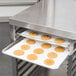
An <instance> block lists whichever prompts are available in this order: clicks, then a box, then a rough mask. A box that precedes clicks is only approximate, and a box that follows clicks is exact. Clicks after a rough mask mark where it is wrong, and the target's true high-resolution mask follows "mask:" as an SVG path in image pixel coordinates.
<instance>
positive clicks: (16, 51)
mask: <svg viewBox="0 0 76 76" xmlns="http://www.w3.org/2000/svg"><path fill="white" fill-rule="evenodd" d="M13 54H14V55H16V56H22V55H24V51H22V50H15V51H14V52H13Z"/></svg>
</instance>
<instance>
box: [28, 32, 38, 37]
mask: <svg viewBox="0 0 76 76" xmlns="http://www.w3.org/2000/svg"><path fill="white" fill-rule="evenodd" d="M29 35H30V36H37V35H38V33H37V32H30V33H29Z"/></svg>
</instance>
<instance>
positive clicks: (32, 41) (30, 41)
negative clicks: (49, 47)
mask: <svg viewBox="0 0 76 76" xmlns="http://www.w3.org/2000/svg"><path fill="white" fill-rule="evenodd" d="M26 43H28V44H35V43H36V41H35V40H32V39H29V40H26Z"/></svg>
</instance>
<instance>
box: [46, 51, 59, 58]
mask: <svg viewBox="0 0 76 76" xmlns="http://www.w3.org/2000/svg"><path fill="white" fill-rule="evenodd" d="M47 56H48V58H57V56H58V55H57V54H56V53H54V52H50V53H48V54H47Z"/></svg>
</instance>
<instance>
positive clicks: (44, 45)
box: [41, 43, 52, 49]
mask: <svg viewBox="0 0 76 76" xmlns="http://www.w3.org/2000/svg"><path fill="white" fill-rule="evenodd" d="M41 47H42V48H44V49H49V48H51V47H52V45H51V44H48V43H44V44H42V45H41Z"/></svg>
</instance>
